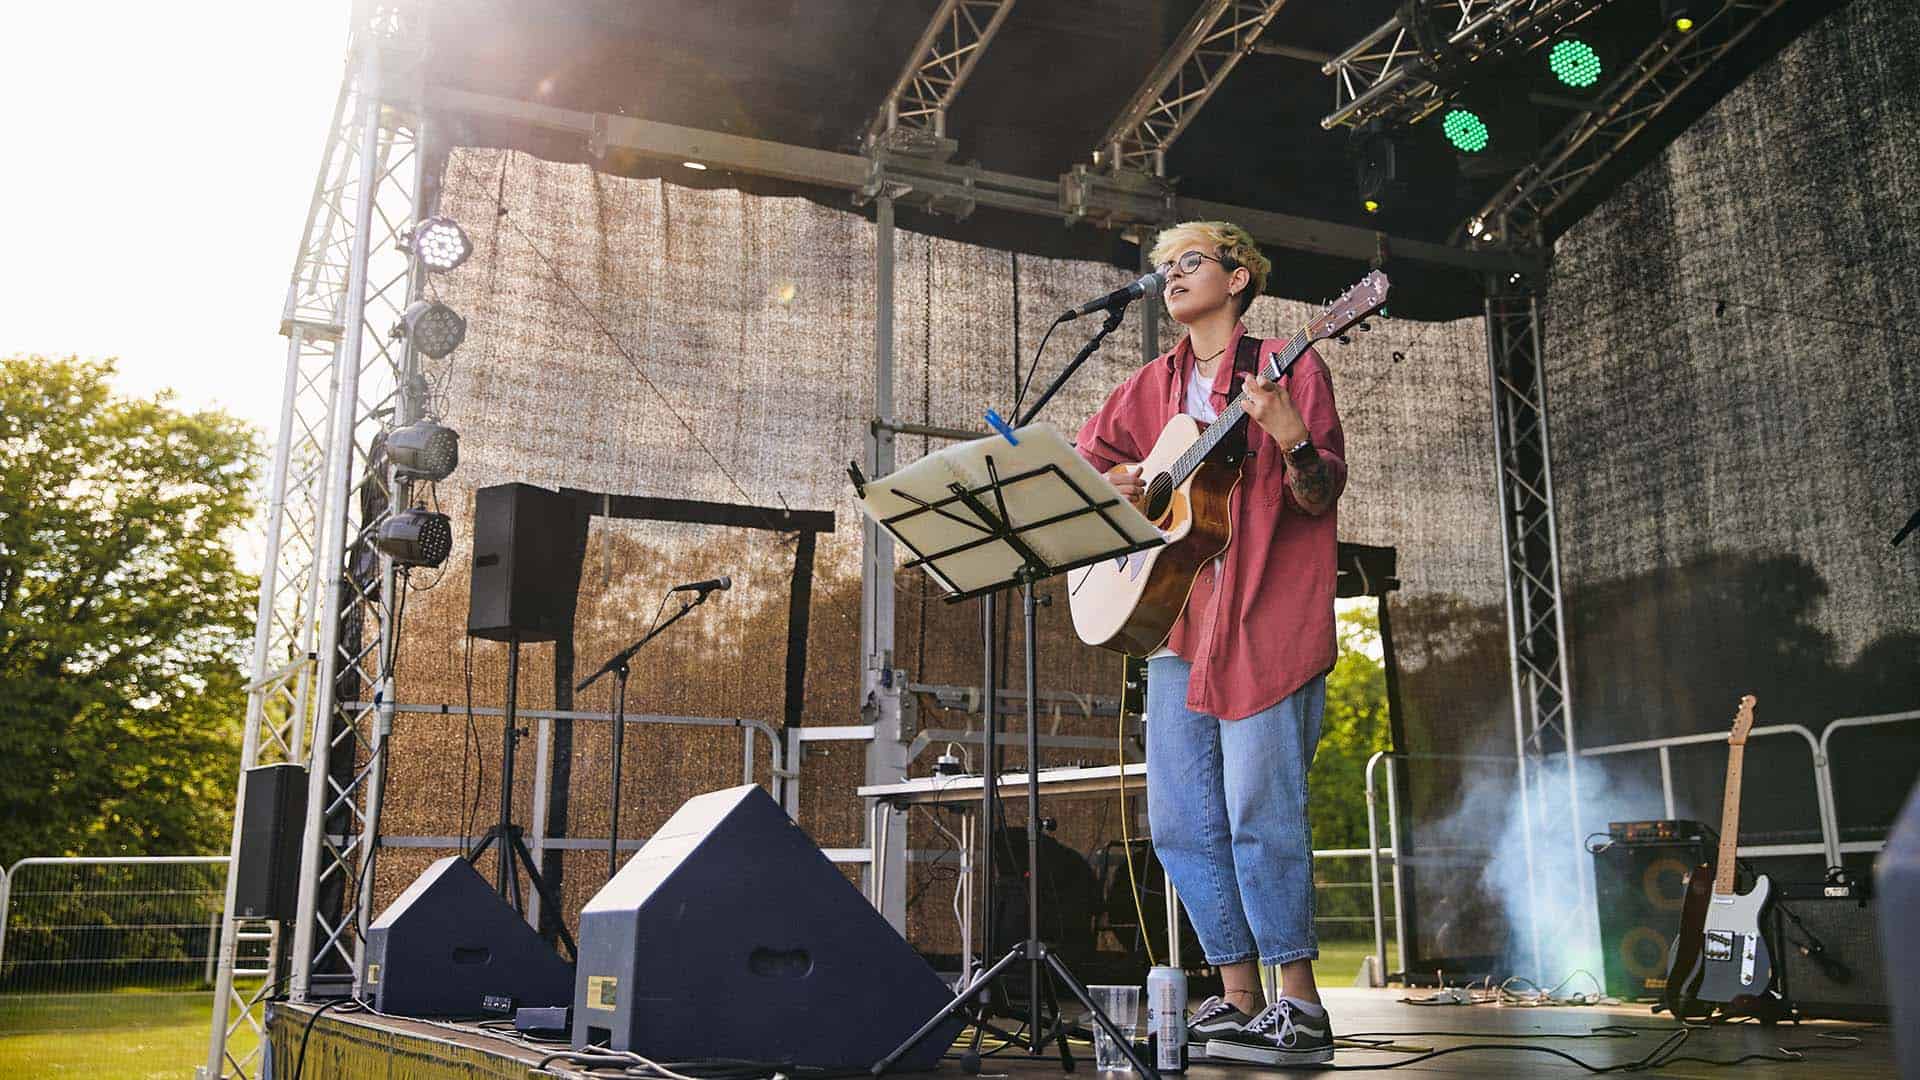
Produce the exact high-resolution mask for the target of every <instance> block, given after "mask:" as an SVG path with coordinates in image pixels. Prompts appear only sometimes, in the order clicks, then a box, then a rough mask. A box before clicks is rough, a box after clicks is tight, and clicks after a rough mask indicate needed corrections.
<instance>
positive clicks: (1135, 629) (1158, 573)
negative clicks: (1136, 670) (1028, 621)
mask: <svg viewBox="0 0 1920 1080" xmlns="http://www.w3.org/2000/svg"><path fill="white" fill-rule="evenodd" d="M1200 434H1201V428H1200V422H1199V421H1198V420H1195V419H1194V418H1193V417H1191V416H1187V415H1185V414H1181V415H1179V416H1176V417H1174V418H1173V419H1172V420H1169V421H1167V426H1166V427H1165V428H1164V429H1162V430H1161V432H1160V439H1159V441H1158V442H1155V443H1154V444H1153V451H1152V453H1149V454H1148V455H1147V457H1146V459H1145V460H1144V461H1142V462H1141V463H1140V475H1141V476H1143V477H1148V478H1152V477H1156V476H1164V475H1166V474H1167V472H1168V470H1169V469H1170V468H1171V467H1172V466H1173V464H1174V463H1175V462H1176V461H1178V460H1179V459H1180V456H1181V455H1182V454H1185V453H1186V452H1187V451H1188V450H1190V449H1192V448H1193V446H1194V444H1195V443H1196V442H1198V441H1199V439H1200ZM1239 484H1240V459H1239V457H1238V456H1237V455H1232V454H1223V455H1220V456H1218V457H1217V458H1216V459H1213V460H1208V461H1204V462H1202V463H1201V464H1200V466H1199V467H1198V468H1197V469H1195V470H1193V472H1192V474H1191V475H1189V476H1188V477H1187V478H1186V480H1185V481H1183V482H1182V483H1181V484H1180V485H1179V486H1178V487H1174V486H1172V485H1171V484H1168V485H1167V486H1166V491H1165V492H1164V494H1163V497H1162V501H1163V503H1164V505H1162V506H1159V507H1155V506H1152V505H1151V504H1150V505H1149V506H1148V509H1147V516H1148V517H1149V518H1151V519H1152V520H1153V522H1154V523H1155V524H1156V525H1158V526H1159V528H1160V531H1161V532H1162V533H1163V534H1165V536H1166V538H1167V543H1166V545H1165V546H1163V547H1157V548H1151V549H1149V550H1147V551H1136V552H1134V553H1133V554H1131V555H1125V556H1122V557H1120V558H1117V559H1109V560H1107V561H1106V562H1100V563H1094V564H1093V565H1091V566H1088V567H1086V568H1084V569H1081V570H1075V571H1073V572H1072V573H1070V574H1068V575H1067V588H1068V596H1069V601H1070V606H1071V607H1072V609H1073V628H1074V630H1075V631H1076V632H1078V633H1079V635H1080V640H1082V641H1085V642H1087V643H1088V644H1090V645H1101V646H1104V647H1106V648H1109V649H1117V650H1119V651H1121V652H1124V653H1127V654H1128V655H1130V656H1146V655H1148V654H1149V653H1152V652H1153V651H1154V650H1156V649H1158V648H1159V647H1160V646H1161V645H1164V644H1166V640H1167V636H1168V635H1169V634H1171V633H1173V624H1174V622H1175V621H1177V620H1178V619H1179V618H1180V612H1182V611H1183V610H1185V609H1186V606H1187V595H1188V594H1189V593H1191V592H1192V591H1193V581H1194V578H1196V577H1198V576H1199V574H1200V571H1201V569H1202V568H1204V567H1205V566H1206V565H1207V562H1208V560H1210V559H1213V558H1216V557H1218V556H1219V554H1220V553H1221V552H1223V551H1225V550H1227V544H1228V542H1229V541H1231V540H1232V539H1233V519H1232V517H1231V515H1230V514H1229V512H1228V503H1229V501H1230V500H1231V498H1232V496H1233V489H1234V488H1236V487H1238V486H1239ZM1154 495H1155V493H1153V492H1149V493H1148V497H1149V500H1152V499H1153V498H1154ZM1156 509H1157V510H1158V511H1159V512H1158V513H1155V512H1154V511H1155V510H1156Z"/></svg>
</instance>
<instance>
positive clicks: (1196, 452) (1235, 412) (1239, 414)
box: [1167, 327, 1311, 487]
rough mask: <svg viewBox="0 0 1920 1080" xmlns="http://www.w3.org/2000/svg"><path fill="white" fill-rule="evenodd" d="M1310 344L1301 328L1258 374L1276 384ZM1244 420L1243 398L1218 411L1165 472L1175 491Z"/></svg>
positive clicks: (1305, 332)
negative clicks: (1274, 381) (1213, 419)
mask: <svg viewBox="0 0 1920 1080" xmlns="http://www.w3.org/2000/svg"><path fill="white" fill-rule="evenodd" d="M1309 344H1311V342H1310V341H1309V340H1308V338H1307V331H1306V329H1305V328H1304V327H1303V328H1301V329H1299V330H1295V331H1294V332H1293V336H1292V337H1290V338H1288V339H1287V343H1286V344H1285V345H1283V346H1281V348H1280V351H1279V352H1278V353H1275V354H1274V356H1273V359H1272V360H1270V361H1268V362H1267V365H1266V366H1265V367H1263V368H1261V369H1260V374H1262V375H1264V376H1266V377H1267V378H1268V379H1272V380H1278V379H1279V378H1280V376H1282V375H1285V374H1286V373H1287V369H1289V368H1291V367H1293V362H1294V361H1295V360H1298V359H1300V355H1301V354H1302V353H1304V352H1306V351H1307V346H1308V345H1309ZM1246 418H1247V405H1246V399H1245V397H1237V398H1235V399H1233V401H1232V402H1231V403H1230V404H1228V405H1227V407H1226V408H1225V409H1223V410H1221V413H1220V418H1219V419H1217V420H1215V421H1214V422H1213V423H1211V424H1208V425H1207V430H1205V431H1203V432H1201V433H1200V437H1199V438H1198V439H1196V440H1194V443H1193V445H1192V446H1189V447H1187V452H1186V453H1184V454H1181V455H1180V457H1179V459H1178V460H1176V461H1175V462H1174V463H1173V467H1172V468H1170V469H1168V470H1167V472H1168V473H1169V474H1171V477H1172V480H1173V484H1174V486H1175V487H1178V486H1180V485H1181V484H1182V483H1185V482H1186V479H1187V477H1189V476H1192V475H1193V470H1195V469H1197V468H1199V467H1200V464H1201V462H1203V461H1205V460H1206V459H1207V455H1208V454H1211V453H1213V451H1214V449H1215V448H1216V447H1218V446H1219V445H1220V443H1221V441H1222V440H1224V439H1225V438H1226V437H1227V436H1228V435H1231V434H1233V431H1234V429H1235V428H1237V427H1239V426H1240V422H1241V421H1243V420H1245V419H1246Z"/></svg>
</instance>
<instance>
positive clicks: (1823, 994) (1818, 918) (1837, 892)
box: [1773, 881, 1888, 1021]
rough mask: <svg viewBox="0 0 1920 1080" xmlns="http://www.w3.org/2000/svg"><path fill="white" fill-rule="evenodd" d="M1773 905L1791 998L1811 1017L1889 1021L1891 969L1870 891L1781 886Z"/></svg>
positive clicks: (1784, 984)
mask: <svg viewBox="0 0 1920 1080" xmlns="http://www.w3.org/2000/svg"><path fill="white" fill-rule="evenodd" d="M1773 908H1774V935H1773V937H1774V940H1775V941H1777V942H1779V947H1778V948H1777V949H1776V950H1775V951H1774V956H1775V959H1776V962H1777V963H1778V965H1779V967H1780V992H1781V994H1782V995H1783V996H1785V997H1786V999H1787V1000H1788V1001H1790V1002H1792V1003H1793V1004H1794V1005H1796V1006H1798V1007H1799V1008H1800V1011H1801V1013H1802V1014H1803V1015H1805V1016H1810V1017H1828V1018H1832V1019H1837V1020H1878V1021H1884V1020H1886V1019H1887V1002H1888V996H1887V975H1886V964H1885V957H1884V956H1882V955H1881V951H1880V938H1879V920H1878V912H1877V910H1876V909H1875V906H1874V904H1873V902H1872V890H1871V888H1870V887H1869V886H1867V885H1866V884H1864V883H1852V884H1848V883H1836V882H1833V881H1823V882H1816V883H1812V884H1804V885H1803V884H1783V885H1781V886H1779V891H1778V892H1777V893H1776V894H1775V895H1774V903H1773ZM1789 913H1791V917H1790V915H1789ZM1794 917H1797V918H1798V919H1799V922H1798V923H1796V922H1795V921H1794Z"/></svg>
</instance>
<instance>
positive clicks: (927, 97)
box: [867, 0, 1013, 160]
mask: <svg viewBox="0 0 1920 1080" xmlns="http://www.w3.org/2000/svg"><path fill="white" fill-rule="evenodd" d="M1012 10H1013V0H942V3H941V4H940V8H939V10H937V11H935V12H934V13H933V18H931V19H929V20H928V21H927V28H926V30H925V31H924V32H922V33H921V35H920V40H919V42H918V43H916V44H915V45H914V47H913V55H912V56H911V57H910V58H908V60H907V66H906V67H905V68H904V69H902V70H901V72H900V77H899V78H898V79H896V80H894V84H893V89H891V90H889V91H887V98H886V100H885V101H884V102H882V103H881V105H880V110H879V112H878V113H876V114H875V115H874V118H873V121H872V122H871V123H870V124H868V126H867V145H868V146H869V147H872V148H877V149H887V150H896V151H901V152H904V153H910V154H919V155H921V156H937V157H939V158H941V159H942V160H944V159H946V158H948V157H950V156H952V154H953V144H952V143H951V142H950V141H949V140H948V139H947V110H948V109H949V108H952V107H953V102H954V99H955V98H957V97H959V95H960V88H961V87H962V86H964V85H965V84H966V81H967V76H968V75H971V74H972V73H973V66H974V64H976V63H978V62H979V60H980V56H981V54H982V53H984V52H985V51H986V49H987V44H988V42H991V41H992V40H993V35H995V34H996V33H999V31H1000V26H1001V24H1002V23H1004V22H1006V21H1007V14H1008V13H1009V12H1011V11H1012Z"/></svg>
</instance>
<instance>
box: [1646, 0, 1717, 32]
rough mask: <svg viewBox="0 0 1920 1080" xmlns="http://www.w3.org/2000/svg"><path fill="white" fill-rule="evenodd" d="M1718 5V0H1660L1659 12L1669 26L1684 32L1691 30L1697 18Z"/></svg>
mask: <svg viewBox="0 0 1920 1080" xmlns="http://www.w3.org/2000/svg"><path fill="white" fill-rule="evenodd" d="M1719 6H1720V3H1719V0H1660V14H1661V15H1662V16H1663V17H1664V18H1665V19H1666V21H1667V24H1668V25H1669V26H1671V27H1673V28H1674V29H1675V30H1678V31H1680V32H1681V33H1683V34H1684V33H1687V32H1689V31H1691V30H1692V29H1693V28H1694V25H1695V23H1696V22H1697V21H1698V20H1699V19H1701V18H1703V17H1705V16H1706V15H1707V14H1708V13H1709V12H1710V11H1711V10H1712V9H1714V8H1717V7H1719Z"/></svg>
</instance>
